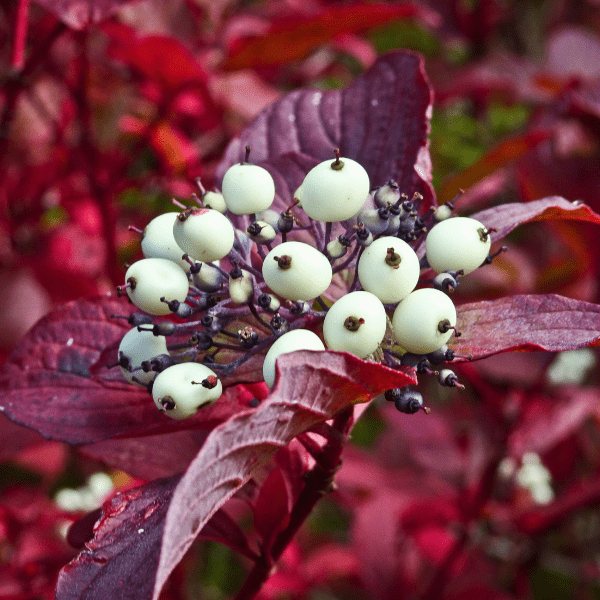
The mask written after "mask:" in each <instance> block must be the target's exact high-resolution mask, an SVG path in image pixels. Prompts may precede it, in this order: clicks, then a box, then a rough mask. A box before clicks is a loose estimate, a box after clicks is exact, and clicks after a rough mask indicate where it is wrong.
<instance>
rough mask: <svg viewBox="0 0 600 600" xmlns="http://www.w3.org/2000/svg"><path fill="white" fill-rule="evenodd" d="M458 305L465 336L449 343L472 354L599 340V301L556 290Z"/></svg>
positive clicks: (578, 344) (572, 345)
mask: <svg viewBox="0 0 600 600" xmlns="http://www.w3.org/2000/svg"><path fill="white" fill-rule="evenodd" d="M486 225H487V223H486ZM456 310H457V314H458V319H457V327H458V329H459V331H461V332H462V336H461V337H459V338H453V339H452V340H451V345H452V347H453V348H454V349H455V350H456V352H457V353H459V354H472V355H473V358H484V357H486V356H490V355H492V354H498V353H499V352H508V351H532V350H550V351H553V352H562V351H563V350H574V349H576V348H581V347H583V346H589V345H591V344H594V345H596V344H597V342H598V340H599V338H600V306H598V305H596V304H591V303H589V302H581V301H579V300H571V299H570V298H564V297H562V296H556V295H554V294H546V295H540V296H535V295H523V296H512V297H509V298H501V299H499V300H491V301H488V302H474V303H473V304H464V305H463V306H458V307H457V309H456Z"/></svg>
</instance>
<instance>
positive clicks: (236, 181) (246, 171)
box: [221, 162, 275, 215]
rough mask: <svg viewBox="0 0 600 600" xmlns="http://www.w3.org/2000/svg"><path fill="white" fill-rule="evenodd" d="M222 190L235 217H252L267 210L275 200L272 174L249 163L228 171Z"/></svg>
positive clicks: (234, 166)
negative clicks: (251, 215)
mask: <svg viewBox="0 0 600 600" xmlns="http://www.w3.org/2000/svg"><path fill="white" fill-rule="evenodd" d="M221 190H222V193H223V197H224V198H225V202H226V203H227V208H228V209H229V210H230V211H231V212H232V213H233V214H234V215H250V214H255V213H258V212H261V211H263V210H267V208H269V207H270V206H271V204H273V200H274V199H275V182H274V181H273V177H271V174H270V173H269V172H268V171H267V170H266V169H263V168H262V167H259V166H258V165H253V164H250V163H247V162H243V163H238V164H237V165H233V166H231V167H229V169H227V171H226V172H225V175H224V176H223V184H222V186H221Z"/></svg>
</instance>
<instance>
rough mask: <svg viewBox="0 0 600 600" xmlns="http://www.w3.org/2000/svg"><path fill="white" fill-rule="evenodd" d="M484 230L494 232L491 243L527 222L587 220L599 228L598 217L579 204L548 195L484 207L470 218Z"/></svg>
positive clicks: (599, 219) (599, 218) (588, 208)
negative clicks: (546, 196)
mask: <svg viewBox="0 0 600 600" xmlns="http://www.w3.org/2000/svg"><path fill="white" fill-rule="evenodd" d="M471 217H472V218H473V219H477V220H478V221H481V222H482V223H483V224H484V225H485V226H486V227H488V228H494V229H496V230H497V231H495V232H493V233H492V241H497V240H501V239H502V238H503V237H505V236H506V235H508V234H509V233H510V232H511V231H512V230H513V229H515V227H518V226H519V225H522V224H523V223H529V222H530V221H545V220H547V219H564V220H575V221H588V222H590V223H594V224H596V225H600V215H598V214H596V213H595V212H594V211H593V210H592V209H591V208H590V207H589V206H586V205H585V204H582V203H581V202H577V201H575V202H569V201H568V200H565V199H564V198H561V197H560V196H551V197H549V198H542V199H541V200H534V201H533V202H523V203H520V202H514V203H511V204H501V205H500V206H494V207H493V208H487V209H486V210H482V211H480V212H478V213H475V214H473V215H471Z"/></svg>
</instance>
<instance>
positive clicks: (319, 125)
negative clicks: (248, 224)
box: [217, 51, 433, 206]
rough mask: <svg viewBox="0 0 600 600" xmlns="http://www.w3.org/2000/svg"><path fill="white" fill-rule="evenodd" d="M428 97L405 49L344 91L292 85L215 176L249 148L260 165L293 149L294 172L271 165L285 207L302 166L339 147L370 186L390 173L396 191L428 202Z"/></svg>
mask: <svg viewBox="0 0 600 600" xmlns="http://www.w3.org/2000/svg"><path fill="white" fill-rule="evenodd" d="M431 102H432V91H431V88H430V86H429V83H428V81H427V78H426V76H425V71H424V66H423V59H422V57H420V56H419V55H417V54H415V53H412V52H407V51H399V52H392V53H389V54H385V55H383V56H381V57H380V58H379V59H378V60H377V62H376V63H375V65H374V66H373V67H372V68H371V69H369V70H368V71H367V72H366V73H365V74H364V75H362V76H360V77H358V78H357V79H356V80H355V81H354V82H353V83H352V84H351V85H349V86H348V87H347V88H345V89H343V90H328V91H319V90H298V91H295V92H291V93H290V94H287V95H286V96H285V97H284V98H282V99H281V100H279V101H278V102H275V103H274V104H272V105H271V106H269V107H268V108H267V109H265V110H264V111H263V112H262V113H261V114H260V115H259V116H258V117H257V118H256V119H255V120H254V121H253V122H252V123H251V124H250V125H249V126H248V127H247V128H246V129H245V130H244V131H243V132H242V133H241V134H240V137H238V138H236V139H235V140H233V141H232V142H231V143H230V144H229V146H228V148H227V151H226V152H225V156H224V159H223V161H222V162H221V164H220V166H219V169H218V173H217V179H218V180H220V178H222V176H223V174H224V173H225V171H226V170H227V169H228V168H229V167H230V166H231V165H232V164H235V163H237V162H239V161H240V160H241V159H242V157H243V154H244V148H245V147H246V146H247V145H250V146H251V148H252V154H251V160H252V161H253V162H256V163H259V164H260V163H264V162H266V163H272V164H275V162H276V161H277V160H278V159H282V157H284V155H288V154H291V155H292V156H293V157H294V158H296V157H298V159H300V162H301V163H302V164H300V165H299V168H296V170H295V171H294V174H293V175H288V174H287V172H286V171H285V170H281V169H280V168H276V170H277V171H279V173H281V178H283V180H284V181H285V182H286V183H287V185H286V186H283V188H282V187H281V185H280V181H281V178H280V181H278V180H277V179H276V180H275V186H276V189H277V190H278V193H279V195H280V197H281V199H282V201H283V202H284V203H285V204H286V206H287V205H288V204H289V203H290V201H291V194H292V193H293V192H294V191H295V189H296V188H297V187H298V186H299V185H300V183H302V179H303V178H304V175H305V174H306V167H307V166H309V165H310V166H309V168H310V167H312V166H314V164H315V163H316V162H318V161H322V160H326V159H327V158H330V157H332V156H333V149H334V148H335V147H337V148H340V150H341V153H342V155H343V156H348V157H349V158H353V159H354V160H357V161H358V162H360V163H361V164H362V165H363V166H364V167H365V169H366V170H367V172H368V173H369V177H370V180H371V184H372V185H382V184H384V183H385V182H386V181H387V180H388V179H390V178H394V179H395V180H396V181H397V182H398V184H399V185H400V189H401V190H403V191H406V193H410V194H412V192H414V191H417V192H420V193H421V194H423V196H424V197H425V201H426V203H427V205H429V203H431V202H432V201H433V190H432V188H431V183H430V181H431V160H430V157H429V150H428V141H427V134H428V132H429V113H430V111H431ZM263 166H267V165H265V164H263ZM296 171H297V172H296ZM282 189H283V190H284V191H283V192H282V191H281V190H282Z"/></svg>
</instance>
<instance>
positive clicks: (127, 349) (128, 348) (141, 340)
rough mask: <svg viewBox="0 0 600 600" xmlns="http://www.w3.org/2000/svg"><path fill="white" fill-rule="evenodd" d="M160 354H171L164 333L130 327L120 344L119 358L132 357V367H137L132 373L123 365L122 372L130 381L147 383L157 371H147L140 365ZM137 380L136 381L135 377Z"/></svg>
mask: <svg viewBox="0 0 600 600" xmlns="http://www.w3.org/2000/svg"><path fill="white" fill-rule="evenodd" d="M159 354H169V351H168V350H167V340H166V338H165V336H164V335H154V334H153V333H152V332H151V331H147V330H142V331H138V328H137V327H134V328H133V329H130V330H129V331H128V332H127V333H126V334H125V335H124V336H123V339H122V340H121V343H120V344H119V358H121V355H124V356H126V357H128V358H129V359H131V368H132V369H137V370H135V371H133V372H132V373H130V372H129V371H128V370H127V369H124V368H123V367H121V373H123V376H124V377H125V379H127V381H129V383H138V382H139V384H140V385H147V384H149V383H150V382H151V381H152V380H153V379H154V376H155V375H156V373H155V372H154V371H151V372H148V373H145V372H144V371H142V370H141V369H138V367H140V366H141V364H142V363H143V362H144V361H145V360H150V359H152V358H154V357H155V356H158V355H159ZM134 377H135V379H137V381H134V379H133V378H134Z"/></svg>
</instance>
